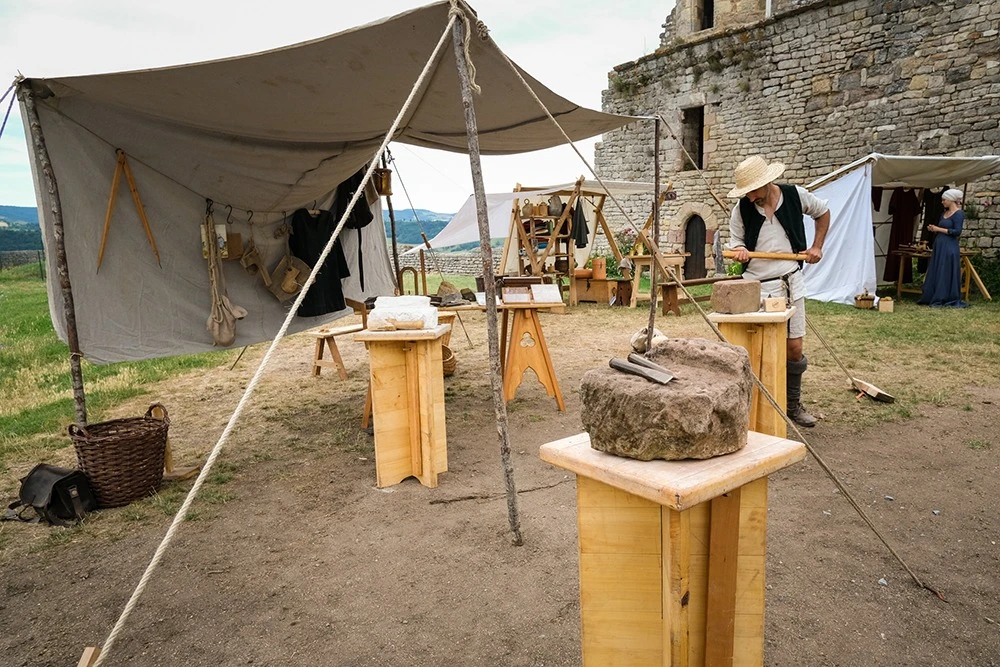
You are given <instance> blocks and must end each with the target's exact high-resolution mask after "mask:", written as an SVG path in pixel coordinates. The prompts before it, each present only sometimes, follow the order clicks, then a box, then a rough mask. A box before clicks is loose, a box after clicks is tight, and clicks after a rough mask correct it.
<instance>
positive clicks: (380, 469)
mask: <svg viewBox="0 0 1000 667" xmlns="http://www.w3.org/2000/svg"><path fill="white" fill-rule="evenodd" d="M450 330H451V327H450V326H449V325H446V324H442V325H438V326H436V327H434V328H433V329H420V330H409V331H408V330H400V331H361V332H359V333H356V334H354V340H359V341H362V342H364V343H365V344H366V345H367V347H368V353H369V357H370V359H371V362H370V368H371V374H370V382H369V391H370V393H371V397H372V407H373V410H374V412H375V414H376V415H377V418H376V419H375V477H376V483H377V485H378V486H379V488H382V487H386V486H392V485H393V484H398V483H399V482H401V481H403V480H404V479H406V478H407V477H411V476H412V477H416V478H417V479H419V480H420V483H421V484H423V485H424V486H427V487H430V488H434V487H436V486H437V485H438V481H437V476H438V475H439V474H440V473H443V472H446V471H447V470H448V441H447V437H446V433H445V410H444V374H443V373H442V370H441V339H442V338H443V337H444V336H445V334H447V333H448V332H449V331H450Z"/></svg>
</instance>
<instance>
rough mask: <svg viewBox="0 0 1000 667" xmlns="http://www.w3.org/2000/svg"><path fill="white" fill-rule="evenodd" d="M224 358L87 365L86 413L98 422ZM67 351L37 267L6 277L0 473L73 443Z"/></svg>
mask: <svg viewBox="0 0 1000 667" xmlns="http://www.w3.org/2000/svg"><path fill="white" fill-rule="evenodd" d="M219 358H220V353H207V354H199V355H190V356H181V357H172V358H168V359H153V360H150V361H143V362H129V363H120V364H108V365H105V366H96V365H93V364H89V363H87V362H86V361H84V363H83V376H84V381H85V382H86V385H87V412H88V418H89V419H90V420H91V421H100V420H101V419H102V418H103V416H104V415H106V414H107V413H108V411H109V410H110V409H111V408H113V407H114V406H116V405H118V404H119V403H120V402H122V401H123V400H125V399H127V398H131V397H133V396H138V395H140V394H144V393H146V392H147V389H146V385H148V384H149V383H152V382H156V381H158V380H162V379H164V378H166V377H169V376H171V375H175V374H177V373H181V372H184V371H188V370H192V369H196V368H204V367H207V366H213V365H215V364H217V363H219ZM68 359H69V351H68V348H67V346H66V344H65V343H63V342H62V341H60V340H59V339H58V338H57V337H56V334H55V331H54V329H53V328H52V322H51V320H50V319H49V311H48V304H47V297H46V291H45V283H44V282H43V281H42V280H41V279H40V278H39V277H38V272H37V267H35V266H34V265H27V266H22V267H17V268H15V269H12V270H5V271H2V272H0V472H3V471H5V470H6V469H7V462H8V460H9V459H10V458H11V457H16V458H17V459H19V460H25V459H37V460H43V459H44V458H45V451H46V450H51V449H59V448H62V447H65V446H66V445H67V444H68V438H67V437H66V436H65V430H64V429H65V427H66V425H68V424H69V423H71V422H72V421H73V420H74V409H73V396H72V386H71V382H70V375H69V362H68Z"/></svg>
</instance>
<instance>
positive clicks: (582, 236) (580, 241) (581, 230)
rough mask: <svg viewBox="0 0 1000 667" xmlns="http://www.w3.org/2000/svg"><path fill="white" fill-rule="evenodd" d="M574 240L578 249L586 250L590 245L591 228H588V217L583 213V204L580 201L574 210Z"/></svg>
mask: <svg viewBox="0 0 1000 667" xmlns="http://www.w3.org/2000/svg"><path fill="white" fill-rule="evenodd" d="M573 240H574V241H576V247H577V248H586V247H587V244H588V243H590V228H589V227H588V226H587V216H586V215H584V213H583V202H582V201H580V200H579V199H578V200H577V202H576V206H575V207H574V208H573Z"/></svg>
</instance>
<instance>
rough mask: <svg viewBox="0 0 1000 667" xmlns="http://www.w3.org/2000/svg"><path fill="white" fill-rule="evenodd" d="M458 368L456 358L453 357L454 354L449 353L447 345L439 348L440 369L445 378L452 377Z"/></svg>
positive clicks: (449, 349)
mask: <svg viewBox="0 0 1000 667" xmlns="http://www.w3.org/2000/svg"><path fill="white" fill-rule="evenodd" d="M456 368H458V358H456V357H455V353H454V352H452V351H451V348H450V347H448V346H447V345H442V346H441V369H442V370H443V371H444V375H445V377H448V376H449V375H453V374H454V373H455V369H456Z"/></svg>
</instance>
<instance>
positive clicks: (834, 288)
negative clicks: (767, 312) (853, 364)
mask: <svg viewBox="0 0 1000 667" xmlns="http://www.w3.org/2000/svg"><path fill="white" fill-rule="evenodd" d="M997 173H1000V156H996V155H988V156H984V157H924V156H910V155H883V154H881V153H872V154H870V155H866V156H865V157H863V158H861V159H859V160H855V161H854V162H852V163H850V164H848V165H845V166H843V167H841V168H839V169H836V170H834V171H832V172H830V173H829V174H827V175H826V176H823V177H822V178H819V179H816V180H815V181H813V182H812V183H810V184H809V185H808V186H807V187H808V189H809V190H810V191H812V192H813V194H815V195H816V196H818V197H820V198H821V199H825V200H827V201H828V202H829V204H830V215H831V219H830V232H829V234H828V235H827V237H826V243H825V245H824V247H823V261H821V262H819V263H818V264H806V265H805V267H804V268H803V275H804V276H805V282H806V296H808V297H809V298H810V299H817V300H820V301H832V302H837V303H845V304H850V303H853V302H854V296H855V295H856V294H861V293H862V291H863V290H868V292H869V293H871V294H874V293H875V288H876V286H877V285H878V281H877V276H878V275H879V274H878V271H879V270H880V266H879V264H880V261H884V258H883V259H882V260H880V261H877V260H878V259H879V258H877V257H876V253H875V248H876V239H875V238H874V236H873V234H872V227H873V215H872V188H873V187H881V188H898V187H910V188H938V187H943V186H945V185H951V186H961V185H963V184H965V183H972V182H975V181H977V180H980V179H982V178H984V177H987V176H990V175H991V174H997ZM806 236H807V240H808V242H809V243H812V239H813V225H812V223H811V222H810V223H809V224H807V225H806ZM883 254H884V253H883Z"/></svg>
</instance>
